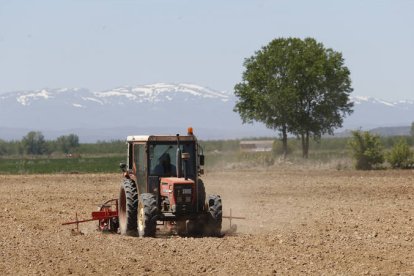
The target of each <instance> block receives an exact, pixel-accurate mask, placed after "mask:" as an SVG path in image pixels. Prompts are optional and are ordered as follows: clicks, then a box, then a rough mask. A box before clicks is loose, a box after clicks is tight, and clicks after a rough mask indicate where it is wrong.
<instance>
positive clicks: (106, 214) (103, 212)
mask: <svg viewBox="0 0 414 276" xmlns="http://www.w3.org/2000/svg"><path fill="white" fill-rule="evenodd" d="M114 205H115V210H113V209H112V206H114ZM114 218H118V199H111V200H108V201H107V202H105V203H104V204H102V205H101V206H100V208H99V211H96V212H92V218H91V219H84V220H78V213H76V218H75V221H70V222H65V223H62V225H69V224H76V230H77V231H79V223H83V222H88V221H94V220H98V221H99V224H98V230H100V231H105V230H113V229H112V227H111V222H112V219H114Z"/></svg>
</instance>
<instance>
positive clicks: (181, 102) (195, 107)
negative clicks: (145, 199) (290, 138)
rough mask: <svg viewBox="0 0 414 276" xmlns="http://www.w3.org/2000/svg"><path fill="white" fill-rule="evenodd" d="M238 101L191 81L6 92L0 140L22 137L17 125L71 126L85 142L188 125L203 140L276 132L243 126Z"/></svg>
mask: <svg viewBox="0 0 414 276" xmlns="http://www.w3.org/2000/svg"><path fill="white" fill-rule="evenodd" d="M234 102H235V99H234V96H233V95H232V94H229V93H226V92H220V91H216V90H213V89H210V88H206V87H202V86H199V85H195V84H186V83H180V84H166V83H156V84H150V85H142V86H133V87H129V86H124V87H119V88H115V89H111V90H105V91H90V90H88V89H81V88H72V89H68V88H64V89H41V90H36V91H20V92H11V93H6V94H0V118H1V119H0V128H3V131H1V129H0V139H20V138H21V136H20V137H15V134H16V131H15V129H16V128H19V129H24V131H27V129H31V130H41V131H42V132H43V133H44V134H45V135H46V136H48V135H47V134H48V133H49V134H50V135H49V136H51V137H50V138H53V136H55V135H59V134H58V132H62V131H63V130H65V131H66V130H68V131H72V132H74V133H79V134H78V135H79V136H80V138H81V140H83V141H85V140H87V141H90V140H91V141H93V140H94V139H95V140H97V139H101V140H103V139H124V138H125V137H126V135H131V134H134V133H135V134H151V133H155V134H156V133H176V132H180V131H181V132H182V131H185V130H186V128H187V127H188V126H193V127H194V128H195V129H197V130H198V134H199V135H200V137H201V138H203V139H213V138H235V137H240V136H263V135H267V136H270V135H274V133H273V132H272V131H270V130H267V129H266V128H265V127H264V126H260V125H259V126H254V127H253V126H250V125H247V126H246V125H244V126H242V122H241V119H240V118H239V115H238V114H236V113H234V112H233V107H234ZM6 128H7V130H6ZM114 128H116V129H117V130H116V131H115V130H114ZM12 129H14V131H11V130H12ZM56 130H57V131H56ZM111 132H113V133H112V134H111ZM7 133H13V134H14V135H13V137H10V136H11V135H7ZM22 133H23V135H24V134H25V133H26V132H23V131H22ZM82 133H87V136H88V138H84V137H82ZM100 133H105V135H103V136H101V134H100ZM85 135H86V134H85ZM82 138H83V139H82Z"/></svg>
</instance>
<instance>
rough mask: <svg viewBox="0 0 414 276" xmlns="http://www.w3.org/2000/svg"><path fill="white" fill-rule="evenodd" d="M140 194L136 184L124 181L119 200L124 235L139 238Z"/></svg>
mask: <svg viewBox="0 0 414 276" xmlns="http://www.w3.org/2000/svg"><path fill="white" fill-rule="evenodd" d="M137 207H138V193H137V187H136V185H135V182H134V181H132V180H131V179H124V181H123V182H122V183H121V189H120V191H119V200H118V215H119V228H120V230H121V234H122V235H126V236H137V234H138V232H137Z"/></svg>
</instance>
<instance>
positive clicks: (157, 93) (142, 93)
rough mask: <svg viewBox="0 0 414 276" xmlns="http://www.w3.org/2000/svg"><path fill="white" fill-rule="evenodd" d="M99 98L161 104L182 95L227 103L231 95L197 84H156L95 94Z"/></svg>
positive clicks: (120, 88)
mask: <svg viewBox="0 0 414 276" xmlns="http://www.w3.org/2000/svg"><path fill="white" fill-rule="evenodd" d="M94 95H95V96H96V97H97V98H101V99H105V98H112V97H120V98H119V99H121V97H123V98H127V99H128V100H132V101H136V102H161V101H171V100H173V99H174V96H177V95H180V96H182V97H184V100H188V99H190V98H210V99H220V100H222V101H227V100H228V98H229V95H227V94H226V93H224V92H218V91H215V90H212V89H210V88H206V87H202V86H200V85H196V84H188V83H179V84H170V83H154V84H147V85H140V86H135V87H130V86H123V87H118V88H115V89H111V90H108V91H103V92H95V93H94Z"/></svg>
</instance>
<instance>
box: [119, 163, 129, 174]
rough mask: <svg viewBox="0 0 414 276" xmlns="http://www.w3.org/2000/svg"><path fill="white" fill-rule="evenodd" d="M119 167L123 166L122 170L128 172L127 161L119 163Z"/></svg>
mask: <svg viewBox="0 0 414 276" xmlns="http://www.w3.org/2000/svg"><path fill="white" fill-rule="evenodd" d="M119 167H120V168H121V171H123V172H126V170H127V165H126V164H125V163H119Z"/></svg>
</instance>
